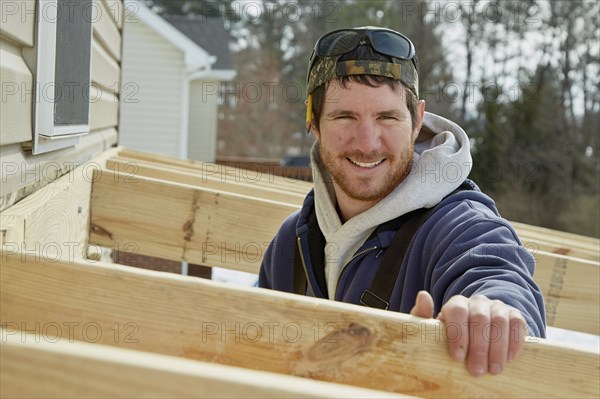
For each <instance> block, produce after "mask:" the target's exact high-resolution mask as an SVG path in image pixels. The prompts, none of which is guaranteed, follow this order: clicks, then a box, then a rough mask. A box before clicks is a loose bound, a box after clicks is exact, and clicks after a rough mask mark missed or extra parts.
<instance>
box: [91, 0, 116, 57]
mask: <svg viewBox="0 0 600 399" xmlns="http://www.w3.org/2000/svg"><path fill="white" fill-rule="evenodd" d="M93 1H94V3H93V4H94V7H93V9H94V11H95V12H96V13H97V17H96V19H95V20H94V21H93V22H94V23H93V28H94V41H96V40H98V41H99V43H100V44H102V46H103V47H104V49H105V50H106V51H107V52H108V54H110V56H111V57H112V58H113V59H114V60H115V61H117V62H119V61H121V32H119V29H118V27H117V25H116V23H115V21H114V20H113V18H112V17H111V10H109V9H108V8H106V6H105V4H104V2H103V1H101V0H93Z"/></svg>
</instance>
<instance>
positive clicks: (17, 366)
mask: <svg viewBox="0 0 600 399" xmlns="http://www.w3.org/2000/svg"><path fill="white" fill-rule="evenodd" d="M0 349H1V350H0V371H1V372H0V396H1V397H3V398H32V397H39V398H150V397H151V398H207V399H208V398H233V397H244V398H381V397H405V396H400V395H394V394H390V393H389V392H382V391H371V390H367V389H363V388H356V387H349V386H345V385H340V384H334V383H328V382H321V381H313V380H307V379H302V378H298V377H291V376H286V375H281V374H274V373H267V372H263V371H255V370H246V369H242V368H238V367H231V366H224V365H218V364H213V363H206V362H200V361H193V360H188V359H182V358H178V357H173V356H165V355H158V354H153V353H145V352H140V351H134V350H130V349H122V348H115V347H107V346H105V345H97V344H90V343H85V342H80V341H72V342H69V340H68V339H55V338H49V337H46V336H40V335H34V334H29V335H25V336H23V334H22V333H21V332H17V331H14V330H11V331H2V341H1V343H0Z"/></svg>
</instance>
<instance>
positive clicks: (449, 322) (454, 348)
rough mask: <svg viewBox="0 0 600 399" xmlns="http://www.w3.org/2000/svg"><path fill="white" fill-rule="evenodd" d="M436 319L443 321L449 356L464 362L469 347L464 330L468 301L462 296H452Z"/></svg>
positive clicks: (467, 314)
mask: <svg viewBox="0 0 600 399" xmlns="http://www.w3.org/2000/svg"><path fill="white" fill-rule="evenodd" d="M438 318H439V319H440V320H443V321H444V329H445V332H446V339H447V340H448V348H449V350H450V356H452V358H453V359H454V360H458V361H461V362H462V361H464V360H465V359H466V357H467V348H468V347H469V329H468V328H465V327H466V326H467V325H468V321H469V304H468V299H467V298H465V297H464V296H462V295H456V296H453V297H452V298H450V299H449V300H448V302H446V303H445V304H444V306H443V307H442V309H441V311H440V315H439V316H438Z"/></svg>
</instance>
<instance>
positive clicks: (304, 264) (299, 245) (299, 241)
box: [296, 237, 316, 297]
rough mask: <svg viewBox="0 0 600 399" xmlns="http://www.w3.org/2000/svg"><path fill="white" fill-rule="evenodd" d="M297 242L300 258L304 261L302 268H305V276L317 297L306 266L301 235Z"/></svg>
mask: <svg viewBox="0 0 600 399" xmlns="http://www.w3.org/2000/svg"><path fill="white" fill-rule="evenodd" d="M296 244H297V245H298V251H299V252H300V260H301V261H302V268H303V269H304V276H305V277H306V284H308V288H310V292H311V293H312V296H313V297H316V294H315V290H314V289H313V286H312V284H311V283H310V279H309V278H308V269H307V268H306V263H305V262H304V254H303V253H302V243H301V239H300V237H298V239H297V242H296Z"/></svg>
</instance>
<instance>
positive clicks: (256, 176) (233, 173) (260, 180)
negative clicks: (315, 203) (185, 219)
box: [119, 149, 312, 195]
mask: <svg viewBox="0 0 600 399" xmlns="http://www.w3.org/2000/svg"><path fill="white" fill-rule="evenodd" d="M119 156H120V157H122V158H128V159H130V160H141V161H149V162H156V163H159V164H161V165H167V166H177V167H182V168H186V169H188V170H189V171H192V172H196V173H199V174H200V176H202V177H205V176H216V177H218V178H221V179H222V181H223V182H234V183H238V182H241V183H249V184H253V185H256V186H262V187H271V188H273V189H276V190H280V191H286V192H293V193H300V194H304V195H306V193H308V192H309V191H310V189H311V188H312V183H308V182H305V181H302V180H296V179H290V178H286V177H281V176H277V175H274V174H271V173H263V172H259V171H258V170H252V169H239V168H235V167H232V166H225V165H217V164H213V163H205V162H200V161H193V160H189V159H178V158H173V157H168V156H164V155H158V154H150V153H145V152H140V151H133V150H128V149H123V150H122V151H121V152H119Z"/></svg>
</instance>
